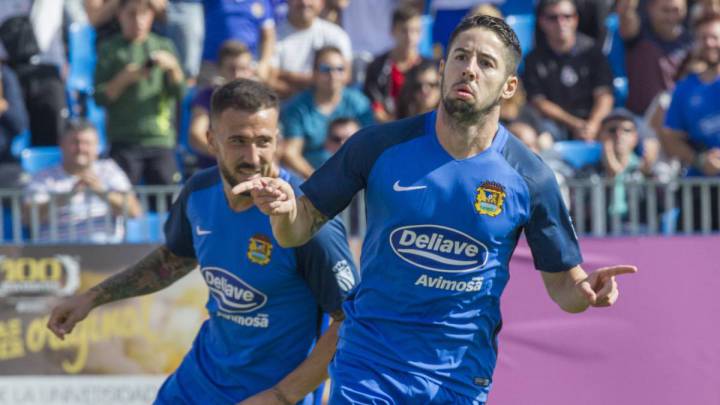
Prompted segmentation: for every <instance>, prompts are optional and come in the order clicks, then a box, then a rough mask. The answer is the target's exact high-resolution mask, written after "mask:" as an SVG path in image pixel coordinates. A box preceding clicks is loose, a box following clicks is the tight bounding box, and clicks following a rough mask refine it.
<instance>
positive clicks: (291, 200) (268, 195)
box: [232, 177, 295, 215]
mask: <svg viewBox="0 0 720 405" xmlns="http://www.w3.org/2000/svg"><path fill="white" fill-rule="evenodd" d="M232 191H233V194H235V195H243V194H248V193H249V195H250V196H251V197H252V199H253V202H254V203H255V205H256V206H257V207H258V209H260V211H262V212H263V213H264V214H265V215H286V214H291V213H293V212H294V211H295V192H293V189H292V186H290V184H289V183H288V182H286V181H284V180H282V179H279V178H274V177H259V178H256V179H251V180H248V181H244V182H242V183H240V184H238V185H237V186H235V187H233V190H232Z"/></svg>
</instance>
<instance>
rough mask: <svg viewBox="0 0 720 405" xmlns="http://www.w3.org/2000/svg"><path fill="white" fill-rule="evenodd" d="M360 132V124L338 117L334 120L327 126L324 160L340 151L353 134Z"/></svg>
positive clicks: (350, 119) (351, 119)
mask: <svg viewBox="0 0 720 405" xmlns="http://www.w3.org/2000/svg"><path fill="white" fill-rule="evenodd" d="M359 130H360V123H359V122H357V121H356V120H355V119H353V118H348V117H340V118H335V119H334V120H332V122H330V124H329V125H328V133H327V138H325V157H324V159H323V163H325V162H324V161H325V160H328V159H330V156H332V155H334V154H335V152H337V151H338V149H340V147H341V146H343V144H345V142H347V140H348V139H350V137H351V136H353V134H355V132H357V131H359Z"/></svg>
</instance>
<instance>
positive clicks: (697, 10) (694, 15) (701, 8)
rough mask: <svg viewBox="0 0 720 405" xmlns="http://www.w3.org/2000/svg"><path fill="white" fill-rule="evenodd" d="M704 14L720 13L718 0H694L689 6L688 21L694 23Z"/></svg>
mask: <svg viewBox="0 0 720 405" xmlns="http://www.w3.org/2000/svg"><path fill="white" fill-rule="evenodd" d="M691 4H692V3H691ZM706 14H720V0H699V1H696V2H695V4H692V6H691V7H690V22H691V23H694V22H695V21H697V20H699V19H700V17H702V16H704V15H706Z"/></svg>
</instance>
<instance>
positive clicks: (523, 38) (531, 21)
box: [505, 14, 535, 57]
mask: <svg viewBox="0 0 720 405" xmlns="http://www.w3.org/2000/svg"><path fill="white" fill-rule="evenodd" d="M505 21H507V23H508V25H509V26H511V27H512V29H513V30H514V31H515V34H516V35H517V37H518V40H520V48H521V49H522V54H523V57H524V56H525V55H527V54H528V52H530V51H531V50H532V48H533V46H534V42H535V16H534V15H532V14H513V15H509V16H507V17H506V18H505Z"/></svg>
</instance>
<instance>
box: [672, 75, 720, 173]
mask: <svg viewBox="0 0 720 405" xmlns="http://www.w3.org/2000/svg"><path fill="white" fill-rule="evenodd" d="M718 98H720V80H714V81H712V82H709V83H703V82H702V81H701V80H700V77H699V76H698V75H690V76H688V77H687V78H685V79H684V80H682V81H680V82H678V84H677V86H676V87H675V91H674V92H673V96H672V102H671V103H670V108H669V109H668V112H667V114H666V115H665V126H667V127H668V128H670V129H674V130H676V131H683V132H685V133H687V135H688V140H689V141H690V144H691V145H692V148H693V149H694V150H696V151H698V152H702V151H706V150H708V149H711V148H720V107H719V106H718V104H717V100H718ZM688 175H689V176H701V175H702V173H701V172H700V171H699V170H697V169H695V168H691V169H690V170H689V171H688Z"/></svg>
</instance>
